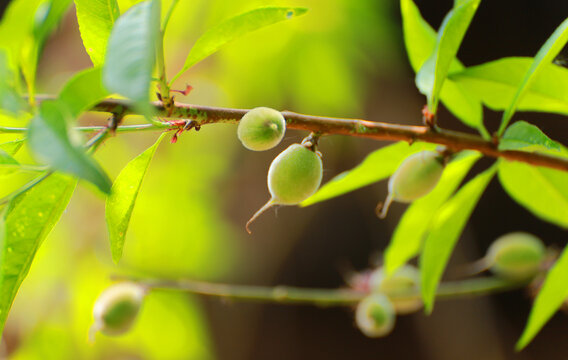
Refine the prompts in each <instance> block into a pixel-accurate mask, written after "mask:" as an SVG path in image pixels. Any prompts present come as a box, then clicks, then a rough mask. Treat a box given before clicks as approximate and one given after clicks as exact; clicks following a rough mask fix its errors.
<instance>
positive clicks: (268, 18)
mask: <svg viewBox="0 0 568 360" xmlns="http://www.w3.org/2000/svg"><path fill="white" fill-rule="evenodd" d="M307 11H308V9H306V8H302V7H276V6H271V7H263V8H258V9H254V10H251V11H249V12H246V13H244V14H240V15H237V16H235V17H232V18H230V19H228V20H225V21H223V22H222V23H220V24H219V25H216V26H214V27H212V28H211V29H209V30H207V32H205V33H204V34H203V35H202V36H201V37H200V38H199V39H197V41H196V42H195V44H194V45H193V47H192V48H191V50H190V52H189V54H188V55H187V58H186V60H185V64H184V65H183V68H182V69H181V70H180V71H179V72H178V73H177V74H176V75H175V76H174V77H173V79H172V80H171V83H173V82H174V81H175V80H176V79H177V78H179V77H180V76H181V75H182V74H183V73H184V72H185V71H187V69H189V68H190V67H192V66H193V65H195V64H197V63H198V62H200V61H201V60H203V59H205V58H206V57H208V56H209V55H211V54H213V53H215V52H217V50H219V49H220V48H221V47H222V46H223V45H225V44H227V43H229V42H231V41H232V40H235V39H236V38H239V37H241V36H243V35H246V34H248V33H250V32H252V31H255V30H258V29H261V28H263V27H266V26H269V25H272V24H275V23H277V22H280V21H284V20H289V19H292V18H295V17H298V16H300V15H303V14H305V13H306V12H307Z"/></svg>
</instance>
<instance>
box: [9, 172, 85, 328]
mask: <svg viewBox="0 0 568 360" xmlns="http://www.w3.org/2000/svg"><path fill="white" fill-rule="evenodd" d="M76 183H77V182H76V181H75V180H74V179H72V178H69V177H66V176H62V175H58V174H53V175H51V176H50V177H48V178H47V179H45V180H43V181H42V182H40V183H39V184H38V185H36V186H34V187H33V188H31V189H30V190H28V191H26V192H24V193H22V194H21V195H19V196H17V197H16V198H14V199H13V200H12V201H11V202H10V204H8V207H7V208H6V209H5V211H4V214H3V215H2V219H1V221H0V241H1V247H0V251H1V253H0V333H1V331H2V328H3V327H4V323H5V321H6V317H7V316H8V312H9V311H10V307H11V306H12V302H13V301H14V298H15V296H16V293H17V292H18V289H19V287H20V285H21V283H22V281H23V280H24V279H25V277H26V275H27V274H28V271H29V269H30V266H31V264H32V261H33V259H34V256H35V253H36V251H37V250H38V248H39V246H40V245H41V243H42V241H43V239H44V238H45V237H46V236H47V235H48V234H49V232H50V231H51V229H52V228H53V227H54V226H55V224H56V223H57V221H59V218H60V217H61V214H62V213H63V210H65V208H66V207H67V204H68V203H69V199H70V198H71V195H72V194H73V190H74V189H75V185H76Z"/></svg>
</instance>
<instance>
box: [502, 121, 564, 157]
mask: <svg viewBox="0 0 568 360" xmlns="http://www.w3.org/2000/svg"><path fill="white" fill-rule="evenodd" d="M521 149H522V150H525V151H539V150H541V151H542V150H545V151H546V150H548V151H549V152H551V153H553V154H555V153H556V154H558V153H559V152H561V151H562V150H563V146H562V145H561V144H560V143H558V142H556V141H554V140H552V139H551V138H549V137H548V136H546V134H545V133H543V132H542V130H540V129H539V128H538V127H536V126H535V125H532V124H529V123H528V122H526V121H517V122H515V123H514V124H513V125H511V126H509V127H508V128H507V130H506V131H505V134H503V137H501V141H499V150H521Z"/></svg>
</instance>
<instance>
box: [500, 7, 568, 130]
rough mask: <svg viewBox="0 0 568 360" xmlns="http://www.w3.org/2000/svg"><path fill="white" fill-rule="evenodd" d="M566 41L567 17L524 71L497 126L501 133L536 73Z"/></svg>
mask: <svg viewBox="0 0 568 360" xmlns="http://www.w3.org/2000/svg"><path fill="white" fill-rule="evenodd" d="M566 42H568V18H567V19H566V20H564V21H563V22H562V24H560V26H558V28H556V30H554V33H552V35H551V36H550V37H549V38H548V40H546V42H545V43H544V45H543V46H542V47H541V48H540V50H539V51H538V53H537V54H536V56H535V57H534V60H533V63H532V64H531V67H530V68H529V70H527V72H526V73H525V75H524V77H523V80H522V81H521V83H520V84H519V86H518V87H517V91H516V92H515V95H514V96H513V100H512V101H511V103H510V105H509V106H508V107H507V110H505V112H504V113H503V118H502V120H501V126H500V127H499V133H502V132H503V131H504V130H505V128H506V127H507V125H508V124H509V121H510V120H511V118H512V117H513V114H514V113H515V111H516V110H517V106H518V105H519V102H520V101H521V100H522V99H523V96H524V95H525V93H526V92H527V91H528V89H529V88H530V86H531V85H532V82H533V81H534V79H535V78H536V77H537V76H538V74H539V73H540V72H541V71H542V70H543V69H544V68H545V67H546V65H549V64H550V63H551V62H552V60H554V58H556V56H557V55H558V53H560V51H561V50H562V48H563V47H564V45H566Z"/></svg>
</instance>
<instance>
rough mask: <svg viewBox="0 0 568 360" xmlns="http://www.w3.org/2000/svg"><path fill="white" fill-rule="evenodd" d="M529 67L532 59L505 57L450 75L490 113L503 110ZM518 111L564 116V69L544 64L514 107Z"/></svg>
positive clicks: (567, 74)
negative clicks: (484, 105)
mask: <svg viewBox="0 0 568 360" xmlns="http://www.w3.org/2000/svg"><path fill="white" fill-rule="evenodd" d="M532 63H533V59H532V58H526V57H509V58H502V59H499V60H495V61H491V62H488V63H484V64H481V65H477V66H472V67H468V68H466V69H463V70H461V71H457V72H454V73H452V74H450V75H449V76H448V79H451V80H454V81H456V82H458V83H459V84H461V85H462V86H463V87H465V88H467V89H468V90H469V91H471V92H472V93H473V94H474V95H475V96H476V97H477V98H479V99H481V100H482V101H483V102H484V103H485V104H486V105H487V106H488V107H489V108H491V109H493V110H505V109H506V108H507V107H508V106H509V105H510V104H511V102H512V100H513V96H514V95H515V91H516V90H517V88H518V86H519V84H520V83H521V81H522V80H523V77H524V76H525V74H526V73H527V71H528V70H529V68H530V67H531V64H532ZM517 109H518V110H525V111H542V112H552V113H559V114H568V69H566V68H564V67H562V66H558V65H555V64H546V65H544V66H543V67H542V69H541V71H540V72H539V73H538V75H536V76H535V77H534V78H533V80H532V82H531V84H530V86H527V88H526V90H525V94H524V95H523V97H522V99H521V100H520V101H519V102H518V104H517Z"/></svg>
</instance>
